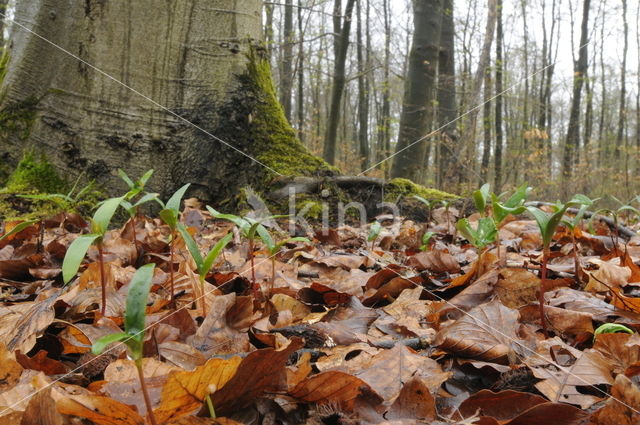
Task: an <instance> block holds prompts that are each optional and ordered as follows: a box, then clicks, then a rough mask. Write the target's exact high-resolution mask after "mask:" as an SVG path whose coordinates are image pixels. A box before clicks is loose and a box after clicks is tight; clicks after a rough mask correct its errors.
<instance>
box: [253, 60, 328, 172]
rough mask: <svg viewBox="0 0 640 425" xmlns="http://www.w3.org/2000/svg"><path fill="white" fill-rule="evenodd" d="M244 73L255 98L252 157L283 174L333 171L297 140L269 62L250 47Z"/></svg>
mask: <svg viewBox="0 0 640 425" xmlns="http://www.w3.org/2000/svg"><path fill="white" fill-rule="evenodd" d="M247 76H248V80H249V82H250V84H251V85H253V91H254V93H255V94H256V96H257V98H258V102H257V103H256V107H255V116H253V117H251V120H250V132H251V137H252V139H253V141H254V143H256V144H257V146H256V153H257V155H256V158H257V159H258V160H259V161H260V162H262V163H263V164H264V165H266V166H268V167H269V168H271V169H273V170H275V171H277V172H278V173H280V174H283V175H286V176H316V175H319V174H321V173H322V172H324V173H329V174H337V173H338V169H337V168H335V167H332V166H330V165H329V164H327V163H326V162H325V161H324V160H322V158H319V157H317V156H315V155H313V154H311V153H310V152H309V151H308V150H307V149H306V148H305V147H304V145H303V144H302V143H301V142H300V140H298V138H297V137H296V134H295V132H294V130H293V129H292V128H291V125H289V122H288V121H287V119H286V117H285V115H284V111H283V109H282V106H281V105H280V102H279V101H278V98H277V96H276V92H275V89H274V87H273V81H272V79H271V68H270V66H269V62H268V61H266V60H264V59H262V58H260V57H258V55H257V53H256V52H254V51H252V52H251V53H250V57H249V63H248V65H247Z"/></svg>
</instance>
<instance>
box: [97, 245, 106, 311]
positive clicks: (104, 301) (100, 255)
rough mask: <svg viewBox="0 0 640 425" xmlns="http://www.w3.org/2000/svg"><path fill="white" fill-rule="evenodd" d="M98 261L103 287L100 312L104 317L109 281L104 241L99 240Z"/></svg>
mask: <svg viewBox="0 0 640 425" xmlns="http://www.w3.org/2000/svg"><path fill="white" fill-rule="evenodd" d="M98 263H99V266H100V286H101V287H102V309H101V310H100V314H102V317H105V316H106V313H107V281H106V279H105V276H104V255H103V252H102V242H98Z"/></svg>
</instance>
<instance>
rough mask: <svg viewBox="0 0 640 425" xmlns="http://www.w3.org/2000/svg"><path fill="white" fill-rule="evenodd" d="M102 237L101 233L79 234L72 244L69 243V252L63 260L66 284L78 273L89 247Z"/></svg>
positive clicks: (63, 276) (63, 278)
mask: <svg viewBox="0 0 640 425" xmlns="http://www.w3.org/2000/svg"><path fill="white" fill-rule="evenodd" d="M100 237H101V235H96V234H89V235H82V236H78V237H77V238H76V239H75V240H74V241H73V242H72V243H71V245H69V248H67V253H66V254H65V256H64V261H63V262H62V280H63V281H64V283H65V285H66V284H67V283H69V282H70V281H71V279H73V278H74V276H75V275H76V273H78V269H79V268H80V264H82V260H84V256H85V255H86V254H87V251H88V250H89V247H90V246H91V244H93V243H94V242H95V240H96V239H98V238H100Z"/></svg>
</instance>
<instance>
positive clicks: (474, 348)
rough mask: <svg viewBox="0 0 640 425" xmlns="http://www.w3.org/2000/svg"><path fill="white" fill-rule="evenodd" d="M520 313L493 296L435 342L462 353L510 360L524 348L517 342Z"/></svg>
mask: <svg viewBox="0 0 640 425" xmlns="http://www.w3.org/2000/svg"><path fill="white" fill-rule="evenodd" d="M519 316H520V315H519V314H518V311H517V310H512V309H510V308H508V307H505V306H504V305H502V304H501V303H500V302H499V301H497V300H493V301H491V302H490V303H487V304H482V305H480V306H478V307H476V308H474V309H472V310H471V311H469V313H468V315H465V316H463V317H462V318H461V319H458V320H457V321H456V322H455V323H453V324H452V325H449V326H447V327H445V328H443V329H442V330H440V332H438V334H437V335H436V339H435V341H434V344H435V345H437V346H438V347H439V348H441V349H443V350H447V351H450V352H453V353H455V354H457V355H459V356H463V357H471V358H476V359H480V360H485V361H490V362H495V363H506V362H508V361H509V358H511V357H513V356H514V355H515V353H516V352H521V351H522V348H521V347H519V346H518V345H516V344H515V343H514V341H519V340H520V338H519V337H518V335H517V334H516V326H517V325H518V319H519Z"/></svg>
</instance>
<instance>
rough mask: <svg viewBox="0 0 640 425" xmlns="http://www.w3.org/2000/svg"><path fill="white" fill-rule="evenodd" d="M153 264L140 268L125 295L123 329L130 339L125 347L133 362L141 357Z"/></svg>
mask: <svg viewBox="0 0 640 425" xmlns="http://www.w3.org/2000/svg"><path fill="white" fill-rule="evenodd" d="M154 268H155V264H153V263H151V264H145V265H144V266H142V267H140V268H139V269H138V270H137V271H136V272H135V274H134V275H133V277H132V278H131V283H130V284H129V292H128V293H127V308H126V312H125V316H124V329H125V332H126V333H127V334H129V335H130V336H131V339H130V340H129V341H128V342H127V345H128V346H129V348H130V349H131V352H132V353H131V354H132V357H133V359H134V360H137V359H139V358H141V357H142V341H143V340H144V328H145V324H144V319H145V316H146V309H147V298H148V297H149V289H150V288H151V280H152V279H153V270H154Z"/></svg>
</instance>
